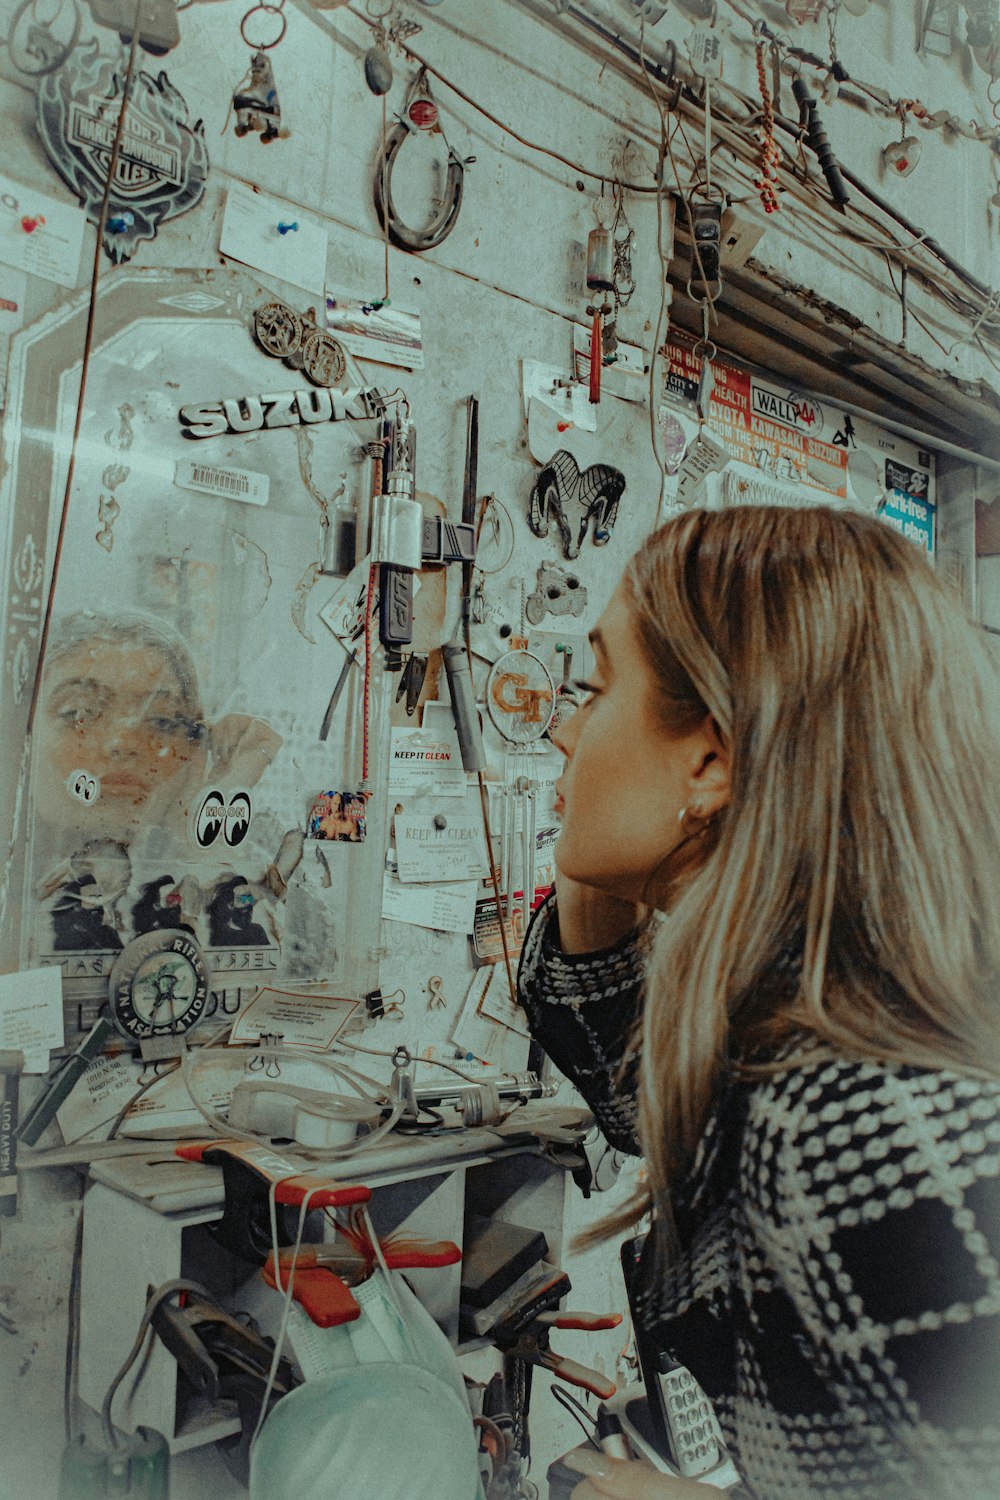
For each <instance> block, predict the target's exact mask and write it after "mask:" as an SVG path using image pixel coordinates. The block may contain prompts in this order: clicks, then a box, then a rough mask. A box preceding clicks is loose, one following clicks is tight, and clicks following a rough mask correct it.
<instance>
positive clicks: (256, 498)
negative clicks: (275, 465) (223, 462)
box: [174, 458, 269, 505]
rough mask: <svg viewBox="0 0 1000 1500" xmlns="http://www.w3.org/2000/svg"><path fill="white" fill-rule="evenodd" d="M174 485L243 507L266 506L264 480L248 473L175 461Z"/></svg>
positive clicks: (265, 485)
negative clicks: (214, 496)
mask: <svg viewBox="0 0 1000 1500" xmlns="http://www.w3.org/2000/svg"><path fill="white" fill-rule="evenodd" d="M174 483H175V484H178V485H180V487H181V489H184V490H198V491H199V492H200V493H201V494H203V495H219V496H221V497H222V498H223V499H225V500H242V501H244V502H245V503H246V504H247V505H266V504H267V495H268V483H269V481H268V476H267V475H266V474H254V473H253V472H251V471H250V470H249V469H228V468H222V467H221V466H220V465H216V464H199V463H194V462H193V461H192V460H191V459H183V458H179V459H178V460H177V462H176V464H175V465H174Z"/></svg>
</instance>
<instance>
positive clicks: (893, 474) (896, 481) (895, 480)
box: [885, 458, 930, 501]
mask: <svg viewBox="0 0 1000 1500" xmlns="http://www.w3.org/2000/svg"><path fill="white" fill-rule="evenodd" d="M929 484H930V474H929V473H926V472H924V471H923V470H921V469H911V468H908V467H907V465H906V464H899V463H896V462H895V460H893V459H891V458H887V459H886V461H885V487H886V489H887V490H905V491H906V493H907V494H908V495H912V496H913V498H914V499H915V500H924V501H927V500H928V485H929Z"/></svg>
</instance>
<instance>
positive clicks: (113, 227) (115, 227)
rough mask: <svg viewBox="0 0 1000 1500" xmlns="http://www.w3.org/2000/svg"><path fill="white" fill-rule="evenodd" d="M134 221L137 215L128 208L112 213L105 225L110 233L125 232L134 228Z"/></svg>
mask: <svg viewBox="0 0 1000 1500" xmlns="http://www.w3.org/2000/svg"><path fill="white" fill-rule="evenodd" d="M134 223H135V215H134V214H130V213H129V211H128V209H126V210H125V212H124V213H120V214H112V216H111V218H110V219H108V221H107V224H106V226H105V227H106V228H107V231H108V233H109V234H124V233H125V231H126V229H131V228H132V225H133V224H134Z"/></svg>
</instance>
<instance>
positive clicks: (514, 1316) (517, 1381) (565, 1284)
mask: <svg viewBox="0 0 1000 1500" xmlns="http://www.w3.org/2000/svg"><path fill="white" fill-rule="evenodd" d="M571 1290H572V1285H571V1282H570V1279H569V1277H568V1276H567V1275H566V1273H565V1271H560V1270H555V1269H554V1270H553V1272H552V1277H551V1279H550V1280H549V1281H548V1282H547V1283H546V1284H545V1285H544V1286H542V1287H541V1289H536V1290H535V1291H533V1292H531V1293H530V1294H529V1296H528V1298H527V1300H526V1301H525V1302H524V1303H523V1304H522V1306H521V1307H519V1308H518V1309H516V1310H515V1311H514V1312H512V1313H510V1314H508V1316H507V1317H506V1318H504V1319H503V1320H502V1322H500V1323H498V1324H497V1325H496V1326H495V1327H494V1328H493V1330H492V1331H491V1334H490V1337H491V1338H492V1340H493V1342H494V1344H496V1346H497V1348H498V1349H500V1350H501V1351H502V1352H503V1355H504V1366H505V1379H506V1381H507V1384H508V1385H509V1386H510V1387H511V1388H517V1387H520V1388H521V1389H522V1390H523V1397H522V1398H521V1401H520V1403H519V1404H520V1412H519V1417H520V1424H519V1425H520V1427H521V1429H522V1431H523V1432H524V1435H525V1441H524V1442H523V1444H522V1446H523V1448H524V1451H527V1443H526V1436H527V1422H528V1411H529V1407H530V1405H531V1374H532V1370H533V1368H534V1366H535V1365H541V1366H542V1367H543V1369H546V1370H551V1371H552V1373H553V1374H555V1375H558V1376H559V1378H560V1379H562V1380H566V1381H568V1382H569V1383H570V1384H571V1385H578V1386H580V1387H582V1389H583V1390H585V1391H589V1392H590V1393H591V1395H594V1396H597V1397H598V1398H599V1399H600V1400H602V1401H608V1400H610V1399H611V1397H612V1396H613V1395H614V1394H615V1391H616V1389H617V1387H616V1386H615V1384H614V1382H613V1381H610V1380H606V1379H605V1377H604V1376H603V1375H601V1374H599V1372H598V1371H597V1370H591V1369H588V1368H587V1367H586V1366H585V1365H580V1364H577V1362H576V1361H575V1360H572V1359H564V1358H563V1357H562V1355H560V1354H557V1353H556V1351H555V1350H554V1349H551V1348H550V1347H549V1335H550V1333H551V1331H552V1329H553V1328H579V1329H584V1330H586V1331H588V1332H589V1331H597V1330H600V1329H604V1328H617V1327H618V1325H619V1324H620V1323H621V1321H622V1315H621V1313H573V1312H560V1311H558V1304H559V1302H560V1300H561V1299H562V1298H563V1297H564V1296H565V1295H566V1293H567V1292H569V1291H571Z"/></svg>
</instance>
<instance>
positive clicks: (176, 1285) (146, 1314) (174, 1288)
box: [101, 1277, 212, 1448]
mask: <svg viewBox="0 0 1000 1500" xmlns="http://www.w3.org/2000/svg"><path fill="white" fill-rule="evenodd" d="M177 1292H194V1293H195V1294H196V1295H197V1296H199V1297H204V1298H205V1300H206V1301H207V1302H211V1300H212V1295H211V1293H210V1292H208V1291H206V1289H205V1288H204V1287H203V1286H202V1284H201V1282H200V1281H188V1280H187V1279H186V1278H184V1277H178V1278H177V1279H176V1280H175V1281H165V1282H164V1283H163V1285H162V1286H158V1287H157V1288H156V1289H155V1291H153V1292H152V1293H151V1294H150V1297H149V1300H148V1301H147V1303H146V1306H145V1309H144V1311H143V1314H142V1318H141V1320H140V1323H139V1330H138V1332H137V1333H136V1336H135V1342H134V1343H133V1345H132V1347H131V1349H130V1350H129V1352H128V1354H127V1355H126V1356H125V1359H124V1361H123V1363H122V1365H121V1367H120V1368H119V1370H118V1372H117V1374H116V1375H115V1376H114V1378H113V1379H112V1381H111V1384H110V1385H109V1386H108V1389H107V1393H106V1395H105V1397H104V1400H103V1402H102V1403H101V1424H102V1426H103V1428H104V1437H105V1441H106V1442H107V1445H108V1447H109V1448H117V1447H118V1446H119V1443H118V1434H117V1433H116V1432H115V1428H114V1423H113V1422H112V1420H111V1406H112V1402H113V1401H114V1399H115V1396H116V1395H117V1394H118V1387H119V1386H120V1385H121V1383H122V1381H123V1380H124V1379H125V1377H126V1375H127V1374H128V1372H129V1370H131V1368H132V1366H133V1365H134V1364H135V1362H136V1360H137V1359H138V1358H139V1355H140V1354H141V1352H142V1346H143V1344H144V1343H145V1341H146V1331H147V1329H148V1328H149V1325H150V1323H151V1322H152V1321H153V1318H154V1316H155V1314H156V1310H157V1308H158V1307H159V1306H160V1303H161V1302H165V1301H166V1300H167V1298H168V1297H173V1296H174V1295H175V1294H176V1293H177Z"/></svg>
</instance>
